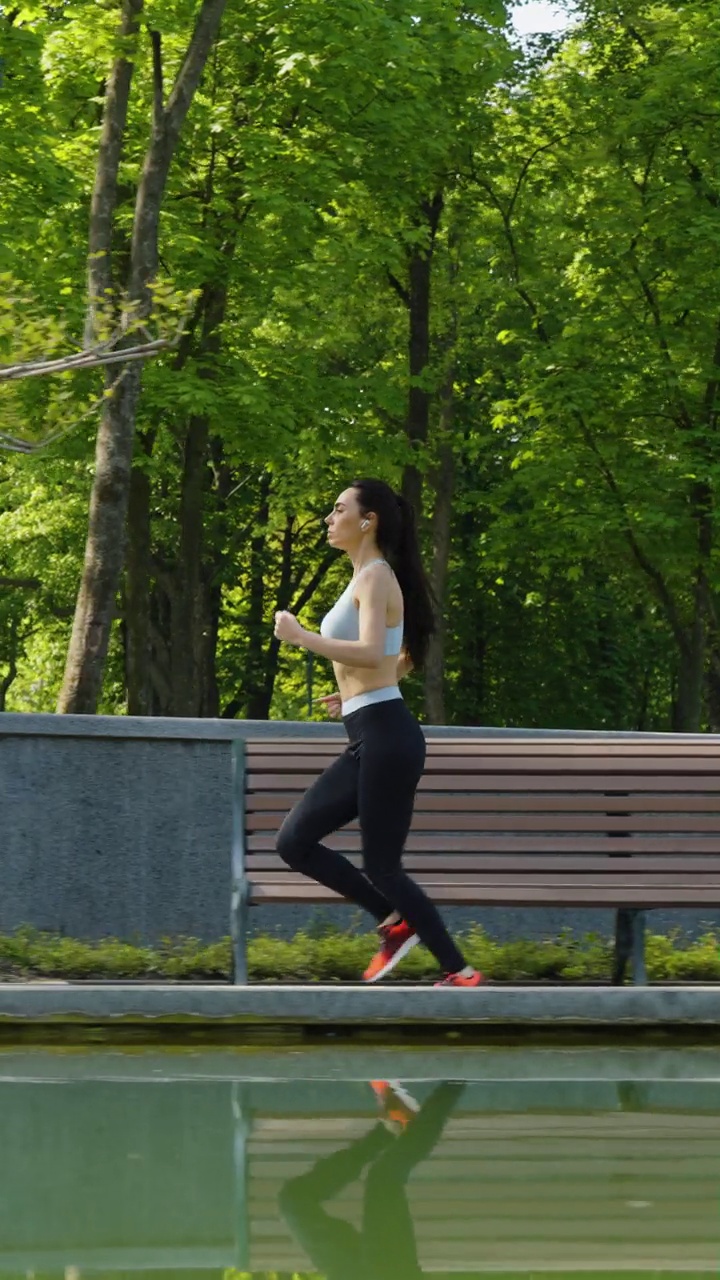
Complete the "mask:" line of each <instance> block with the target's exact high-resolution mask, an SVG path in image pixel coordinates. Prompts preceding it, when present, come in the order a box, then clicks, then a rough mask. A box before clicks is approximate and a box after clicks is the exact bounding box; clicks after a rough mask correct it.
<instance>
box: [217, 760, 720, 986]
mask: <svg viewBox="0 0 720 1280" xmlns="http://www.w3.org/2000/svg"><path fill="white" fill-rule="evenodd" d="M344 748H345V742H344V740H337V741H335V740H332V741H318V740H317V739H309V738H308V739H302V738H298V739H284V740H279V741H278V740H274V741H269V740H264V741H249V742H245V743H240V742H238V743H236V744H235V777H236V787H235V800H236V803H235V808H236V814H235V840H234V859H233V883H234V893H233V901H234V909H233V921H234V938H235V943H236V947H235V958H236V973H237V975H238V976H239V979H240V980H243V979H242V975H243V974H245V972H246V971H245V969H244V963H245V961H244V952H245V943H244V939H245V932H246V928H247V911H248V909H249V908H250V907H251V906H252V905H254V904H259V903H262V904H268V903H273V902H275V903H278V904H284V903H328V902H332V901H336V895H335V894H334V893H332V892H331V891H330V890H328V889H326V888H325V887H324V886H322V885H318V884H315V883H314V882H313V881H311V880H308V879H306V878H305V877H303V876H301V875H298V874H297V873H295V872H292V871H291V870H289V868H288V867H287V866H286V864H285V863H284V862H283V861H282V860H281V859H280V858H279V857H278V856H277V854H276V853H275V852H274V848H275V840H276V836H277V831H278V828H279V826H280V823H281V822H282V820H283V817H284V816H285V814H286V813H287V812H288V811H289V810H290V809H291V808H292V806H293V805H294V804H295V803H296V801H297V800H298V799H299V797H300V796H301V795H302V793H303V792H304V791H305V790H306V789H307V788H308V787H309V786H310V785H311V784H312V782H313V781H314V780H315V778H316V777H317V776H318V774H319V773H320V772H321V771H322V770H323V769H325V768H326V767H327V766H328V765H329V764H331V763H332V761H333V760H334V759H336V758H337V756H338V754H340V752H342V751H343V750H344ZM326 843H327V844H328V845H329V846H330V847H331V848H335V849H338V850H341V851H342V852H343V853H345V854H346V855H347V856H349V857H351V858H352V859H353V860H354V861H358V862H359V860H360V832H359V828H358V824H357V822H353V823H350V824H348V826H347V827H345V828H343V829H342V830H341V831H339V832H337V833H333V834H332V835H331V836H329V837H328V839H327V841H326ZM404 866H405V868H406V870H407V871H408V872H409V873H410V874H411V875H413V876H415V877H416V878H417V880H418V882H419V883H420V884H422V885H423V886H424V887H425V888H426V889H427V890H428V892H429V893H430V895H431V896H432V898H433V899H434V900H435V901H436V902H437V903H438V904H440V905H463V906H471V905H478V906H515V907H517V906H523V907H530V906H544V907H547V906H558V907H614V908H616V909H617V911H618V916H617V927H616V955H615V964H614V971H613V979H614V980H615V981H621V980H622V977H623V975H624V972H625V969H626V967H627V964H628V962H629V960H630V958H631V956H632V961H633V976H634V978H635V980H636V981H644V980H645V972H644V957H643V934H644V915H643V912H644V910H645V909H649V908H653V907H712V906H719V905H720V745H719V744H718V743H717V742H716V741H714V740H708V742H707V743H704V742H702V741H700V742H698V741H697V740H692V741H689V742H688V744H687V745H685V744H683V743H680V744H679V743H678V741H677V739H676V738H674V737H673V738H668V740H667V741H666V742H664V741H662V740H656V739H653V740H647V741H645V740H636V739H631V740H612V741H597V740H587V739H567V738H563V739H558V738H552V737H547V738H543V737H538V738H532V739H528V738H518V739H511V738H503V739H501V740H498V739H497V738H492V737H487V738H483V737H482V736H478V737H477V738H471V739H467V738H465V739H441V738H440V739H430V740H429V741H428V755H427V763H426V769H425V773H424V775H423V778H422V779H421V782H420V786H419V789H418V795H417V804H416V809H415V813H414V817H413V822H412V827H411V830H410V833H409V836H408V840H407V844H406V853H405V858H404Z"/></svg>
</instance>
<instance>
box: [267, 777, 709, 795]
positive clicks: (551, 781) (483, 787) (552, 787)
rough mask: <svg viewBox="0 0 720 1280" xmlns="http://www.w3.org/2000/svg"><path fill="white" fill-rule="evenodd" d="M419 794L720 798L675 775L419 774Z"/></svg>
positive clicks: (300, 782) (288, 787)
mask: <svg viewBox="0 0 720 1280" xmlns="http://www.w3.org/2000/svg"><path fill="white" fill-rule="evenodd" d="M317 776H318V774H317V773H309V772H304V773H291V774H284V773H252V772H250V773H249V774H248V776H247V788H248V790H249V791H296V792H297V791H307V789H308V787H309V786H311V784H312V783H313V782H314V781H315V779H316V778H317ZM418 790H419V791H445V792H455V791H460V792H462V791H513V792H532V791H543V792H545V793H548V792H556V793H557V794H558V795H562V794H564V793H565V792H568V791H587V792H597V791H602V792H605V791H620V790H623V791H648V792H653V791H660V792H662V793H666V792H668V791H671V792H673V794H676V795H677V794H682V793H683V792H684V791H703V792H707V793H708V794H710V795H715V796H716V795H720V777H712V778H711V777H705V776H702V777H698V776H691V775H686V776H684V777H683V778H682V781H681V782H679V781H678V779H677V775H676V774H673V773H671V774H669V775H667V776H666V775H665V774H651V773H648V774H645V775H643V774H639V773H633V774H627V775H622V782H621V783H620V777H619V775H613V774H607V773H605V774H595V775H592V776H590V775H581V774H578V775H575V776H568V775H566V774H559V775H558V776H557V777H555V776H552V775H547V774H531V773H528V774H514V773H496V774H492V773H490V774H483V775H478V774H468V775H466V776H463V775H460V774H451V773H449V774H436V775H432V774H427V773H425V774H423V776H422V778H421V779H420V785H419V788H418Z"/></svg>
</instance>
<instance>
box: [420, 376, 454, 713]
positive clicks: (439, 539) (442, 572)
mask: <svg viewBox="0 0 720 1280" xmlns="http://www.w3.org/2000/svg"><path fill="white" fill-rule="evenodd" d="M454 381H455V366H454V364H453V367H452V369H451V371H450V373H449V375H448V378H447V380H446V383H445V386H444V387H443V392H442V397H441V402H440V445H439V459H438V466H437V470H436V473H435V478H434V490H435V508H434V511H433V530H432V531H433V550H432V562H431V566H430V585H431V587H432V590H433V595H434V596H435V600H436V603H437V630H436V632H435V634H434V635H433V636H431V637H430V647H429V649H428V655H427V660H426V663H425V712H426V715H427V719H428V722H429V723H430V724H446V723H447V720H446V715H445V636H446V610H445V593H446V590H447V580H448V562H449V559H450V535H451V528H452V500H453V493H454V490H455V455H454V452H453V447H452V438H451V432H452V421H453V411H454V396H453V387H454Z"/></svg>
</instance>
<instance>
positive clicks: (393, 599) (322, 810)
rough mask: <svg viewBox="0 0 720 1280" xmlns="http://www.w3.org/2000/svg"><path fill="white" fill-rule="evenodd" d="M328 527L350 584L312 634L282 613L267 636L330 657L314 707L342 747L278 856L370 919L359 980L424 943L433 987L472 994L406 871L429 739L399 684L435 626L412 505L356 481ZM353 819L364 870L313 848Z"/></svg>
mask: <svg viewBox="0 0 720 1280" xmlns="http://www.w3.org/2000/svg"><path fill="white" fill-rule="evenodd" d="M325 523H326V524H327V527H328V541H329V542H330V545H331V546H333V547H337V548H339V550H341V551H344V552H345V553H346V554H347V555H348V556H349V557H350V560H351V561H352V565H353V569H354V573H353V577H352V579H351V581H350V583H349V584H348V586H347V588H346V589H345V591H344V592H343V593H342V595H341V596H340V598H339V600H337V602H336V603H335V605H334V606H333V608H332V609H331V610H330V612H329V613H328V614H327V615H326V617H325V618H323V621H322V624H321V627H320V634H319V635H318V634H317V633H315V632H312V631H306V630H305V628H304V627H302V626H301V625H300V623H299V622H298V620H297V618H295V617H294V616H293V614H291V613H288V612H286V611H282V612H279V613H276V614H275V635H276V636H277V637H278V639H280V640H284V641H286V642H287V643H288V644H293V645H299V646H300V647H302V648H304V649H310V650H311V651H312V652H313V653H317V654H320V656H321V657H324V658H329V659H330V661H331V662H332V664H333V670H334V672H335V678H336V680H337V684H338V693H336V694H329V695H328V696H327V697H325V698H324V699H321V701H323V702H325V704H326V706H327V709H328V712H329V714H330V715H331V716H338V715H342V718H343V722H344V725H345V729H346V731H347V735H348V739H349V745H348V747H347V749H346V750H345V751H344V752H343V754H342V755H341V756H340V757H339V758H338V759H337V760H335V761H334V762H333V764H331V765H330V766H329V768H327V769H326V770H325V772H324V773H323V774H321V776H320V777H319V778H318V779H317V781H316V782H314V783H313V785H312V786H311V787H310V788H309V790H308V791H307V792H306V793H305V795H304V796H303V798H302V799H301V800H300V801H299V803H298V804H297V805H296V806H295V808H294V809H293V810H292V812H291V813H290V814H288V816H287V817H286V819H285V821H284V822H283V824H282V827H281V828H280V831H279V833H278V839H277V849H278V853H279V854H280V857H281V858H282V859H283V860H284V861H285V862H286V863H287V864H288V866H289V867H292V869H293V870H294V871H299V872H301V873H302V874H303V875H305V876H309V877H310V879H312V880H317V881H319V883H320V884H324V885H326V886H327V887H328V888H329V889H333V890H334V891H335V892H336V893H338V894H340V895H341V896H342V897H343V898H349V899H350V900H351V901H353V902H356V903H357V904H358V906H361V907H364V908H365V910H366V911H369V912H370V914H371V915H372V916H374V917H375V919H376V920H377V921H378V932H379V934H380V943H381V945H380V950H379V951H378V953H377V955H376V956H375V957H374V958H373V960H372V961H371V963H370V965H369V967H368V968H367V969H366V971H365V974H364V978H365V981H366V982H377V980H378V979H379V978H382V977H384V976H385V974H387V973H389V972H390V970H391V969H394V967H395V965H396V964H398V962H399V961H400V960H402V958H403V956H406V955H407V953H408V952H409V951H410V949H411V948H412V947H414V946H415V944H416V943H417V942H423V943H424V944H425V946H426V947H427V948H428V950H429V951H431V952H432V954H433V955H434V956H435V958H436V960H437V961H438V963H439V964H440V965H441V966H442V968H443V969H444V970H445V973H446V975H447V976H446V977H445V978H444V980H443V981H442V982H440V983H437V984H436V985H437V986H453V987H475V986H478V984H479V983H480V982H482V981H483V978H482V974H480V973H478V972H477V970H475V969H473V968H472V967H471V966H470V965H466V963H465V960H464V958H463V956H462V954H461V952H460V951H459V950H458V948H457V946H456V945H455V943H454V942H453V940H452V938H451V937H450V935H449V933H448V931H447V929H446V928H445V925H444V924H443V921H442V919H441V917H440V914H439V912H438V910H437V908H436V907H435V906H434V905H433V903H432V902H431V901H430V899H429V898H428V897H427V895H426V894H425V893H424V891H423V890H422V889H421V888H420V886H419V885H417V884H416V883H415V881H414V880H411V879H410V877H409V876H408V875H407V874H406V873H405V872H404V871H403V869H402V855H403V849H404V846H405V840H406V837H407V833H408V831H409V829H410V822H411V819H412V812H413V805H414V801H415V791H416V789H417V785H418V782H419V781H420V777H421V775H422V771H423V767H424V764H425V738H424V735H423V732H422V730H421V728H420V726H419V724H418V723H417V721H416V720H415V718H414V716H413V715H411V713H410V711H409V710H408V709H407V707H406V705H405V703H404V701H403V698H402V694H401V693H400V690H399V688H398V680H399V679H400V678H401V677H402V676H403V675H406V674H407V672H408V671H410V670H411V669H412V668H413V667H416V668H419V667H421V666H422V663H423V660H424V658H425V654H426V651H427V645H428V640H429V638H430V636H431V634H432V632H433V630H434V618H433V609H432V603H431V596H430V590H429V587H428V583H427V580H426V578H425V574H424V571H423V567H422V563H421V560H420V551H419V548H418V543H417V537H416V534H415V522H414V518H413V511H412V507H411V506H410V505H409V503H407V502H406V501H405V500H404V499H403V498H402V497H400V496H399V495H398V494H396V493H395V492H394V490H393V489H391V488H390V486H389V485H388V484H386V483H385V482H384V481H383V480H355V481H353V483H352V484H351V485H350V487H349V488H348V489H345V490H344V492H343V493H341V494H340V497H339V498H338V500H337V502H336V503H335V506H334V507H333V510H332V511H331V512H330V514H329V515H328V516H327V517H326V519H325ZM353 818H359V821H360V832H361V836H362V851H363V870H362V871H361V870H360V869H359V868H358V867H356V866H354V865H353V863H352V862H350V861H349V860H348V859H347V858H344V857H343V855H342V854H341V853H337V852H336V851H335V850H333V849H328V848H327V847H326V846H325V845H323V844H321V843H320V841H321V840H322V839H323V838H324V837H325V836H327V835H329V834H330V832H332V831H336V830H337V829H338V828H339V827H343V826H345V824H346V823H347V822H350V821H352V819H353Z"/></svg>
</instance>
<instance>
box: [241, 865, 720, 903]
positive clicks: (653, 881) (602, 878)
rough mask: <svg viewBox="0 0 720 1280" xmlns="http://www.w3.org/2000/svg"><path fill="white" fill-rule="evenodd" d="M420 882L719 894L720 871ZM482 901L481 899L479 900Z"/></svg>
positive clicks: (277, 877)
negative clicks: (689, 873) (627, 886)
mask: <svg viewBox="0 0 720 1280" xmlns="http://www.w3.org/2000/svg"><path fill="white" fill-rule="evenodd" d="M251 879H252V881H253V884H258V885H259V884H268V885H271V884H278V885H294V884H297V883H298V879H297V873H294V872H292V871H290V870H289V869H288V870H287V871H286V872H275V873H273V875H272V876H270V878H265V876H264V875H263V874H262V873H260V874H258V875H256V876H252V877H251ZM414 879H415V880H417V882H418V884H424V885H429V886H431V887H432V888H433V889H436V888H448V887H452V888H454V887H455V886H456V885H457V886H458V887H460V888H468V887H470V886H473V887H474V888H476V889H477V891H478V894H480V895H481V894H482V892H483V890H485V889H488V890H493V889H505V888H508V887H511V888H515V887H520V888H522V889H524V890H525V891H526V892H527V893H529V894H531V895H532V894H533V893H534V891H535V890H536V889H545V888H550V887H552V888H554V889H557V890H559V891H561V890H563V889H566V888H573V889H582V890H588V891H590V890H591V889H596V888H597V889H600V888H603V889H614V890H616V891H617V890H618V889H623V888H624V887H625V885H627V884H628V883H630V884H631V886H632V888H633V889H634V890H635V889H645V890H647V891H648V892H652V891H653V890H654V889H671V888H674V887H677V888H679V889H686V890H688V891H692V892H698V893H699V892H701V891H702V890H707V891H708V893H710V894H715V896H716V897H717V896H718V894H720V873H716V874H715V875H712V874H710V875H708V874H705V875H694V876H687V875H683V873H682V872H681V871H678V872H676V873H675V874H673V873H669V874H666V875H661V874H657V875H650V874H648V873H646V874H645V875H643V876H642V877H640V876H636V877H635V878H634V879H633V880H632V881H630V882H629V881H628V880H627V879H626V877H625V876H624V875H618V874H615V875H612V874H611V873H610V872H607V873H604V872H603V873H598V872H581V871H573V872H566V871H556V872H553V873H551V872H549V871H545V872H543V873H542V874H539V875H532V874H531V873H530V872H528V871H526V872H524V873H523V874H522V875H518V874H513V873H512V872H508V871H499V872H496V873H494V874H492V873H489V872H488V873H485V874H484V873H482V872H476V871H472V870H468V871H464V872H463V871H457V872H455V873H454V874H453V875H448V874H447V873H444V872H441V871H438V872H435V873H433V872H428V871H423V872H422V874H420V875H416V876H414ZM479 900H481V899H479Z"/></svg>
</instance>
